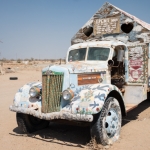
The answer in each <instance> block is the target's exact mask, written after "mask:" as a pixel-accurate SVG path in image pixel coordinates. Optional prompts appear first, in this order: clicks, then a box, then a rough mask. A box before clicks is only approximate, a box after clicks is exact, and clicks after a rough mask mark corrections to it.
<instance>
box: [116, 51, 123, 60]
mask: <svg viewBox="0 0 150 150" xmlns="http://www.w3.org/2000/svg"><path fill="white" fill-rule="evenodd" d="M123 56H124V50H118V55H117V61H119V62H122V61H123Z"/></svg>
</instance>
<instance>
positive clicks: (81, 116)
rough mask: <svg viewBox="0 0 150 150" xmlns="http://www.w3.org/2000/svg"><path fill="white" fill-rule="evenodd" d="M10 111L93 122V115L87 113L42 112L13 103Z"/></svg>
mask: <svg viewBox="0 0 150 150" xmlns="http://www.w3.org/2000/svg"><path fill="white" fill-rule="evenodd" d="M9 110H10V111H14V112H18V113H24V114H29V115H32V116H34V117H37V118H39V119H44V120H54V119H66V120H70V121H71V120H74V121H86V122H92V121H93V115H85V114H71V113H70V112H65V111H60V112H52V113H41V112H39V111H37V110H34V109H33V108H23V107H16V106H14V105H11V106H10V107H9Z"/></svg>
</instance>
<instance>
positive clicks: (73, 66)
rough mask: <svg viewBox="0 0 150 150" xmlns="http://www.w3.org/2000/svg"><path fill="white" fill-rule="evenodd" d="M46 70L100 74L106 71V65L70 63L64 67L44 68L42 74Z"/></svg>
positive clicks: (104, 63) (101, 63) (103, 63)
mask: <svg viewBox="0 0 150 150" xmlns="http://www.w3.org/2000/svg"><path fill="white" fill-rule="evenodd" d="M47 70H51V71H55V72H63V73H65V72H66V73H67V72H68V73H75V74H76V73H85V72H86V73H88V72H101V71H107V70H108V65H107V61H106V62H100V63H99V64H95V63H94V64H93V63H87V62H86V63H83V62H71V63H68V64H64V65H52V66H48V67H46V68H44V69H43V70H42V72H46V71H47Z"/></svg>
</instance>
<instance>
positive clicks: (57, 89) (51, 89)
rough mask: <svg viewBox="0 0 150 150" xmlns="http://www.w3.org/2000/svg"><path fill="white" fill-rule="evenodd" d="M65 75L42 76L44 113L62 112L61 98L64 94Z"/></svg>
mask: <svg viewBox="0 0 150 150" xmlns="http://www.w3.org/2000/svg"><path fill="white" fill-rule="evenodd" d="M62 84H63V74H61V73H60V74H51V75H43V76H42V112H43V113H50V112H58V111H60V98H61V92H62Z"/></svg>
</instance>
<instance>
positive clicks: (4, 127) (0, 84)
mask: <svg viewBox="0 0 150 150" xmlns="http://www.w3.org/2000/svg"><path fill="white" fill-rule="evenodd" d="M46 65H48V64H46V63H45V64H42V63H41V64H38V65H35V64H31V65H29V66H27V65H20V66H19V65H18V66H13V65H10V64H5V65H4V66H3V67H4V69H5V74H3V75H0V96H1V98H0V103H1V105H0V149H1V150H41V149H42V150H48V149H50V150H60V149H61V150H68V149H69V150H84V149H93V150H94V149H95V150H98V149H109V150H127V149H128V150H150V100H146V101H144V102H142V103H141V104H140V105H139V106H138V107H137V108H135V109H134V110H131V111H130V112H129V113H128V116H127V117H125V118H123V124H122V130H121V136H120V140H119V141H117V142H116V143H115V144H113V145H111V146H106V147H101V146H100V145H96V144H95V143H94V142H90V141H91V139H90V128H89V127H79V126H72V125H67V124H58V123H57V124H56V123H50V125H49V127H48V128H46V129H43V130H40V131H37V132H34V133H33V134H28V135H26V134H23V133H22V132H21V131H20V129H19V128H18V126H17V123H16V113H15V112H11V111H9V106H10V105H11V104H12V102H13V98H14V94H15V93H16V92H17V90H18V89H19V88H20V87H21V86H23V85H24V84H26V83H29V82H32V81H41V68H43V67H44V66H46ZM10 77H18V80H10Z"/></svg>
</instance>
